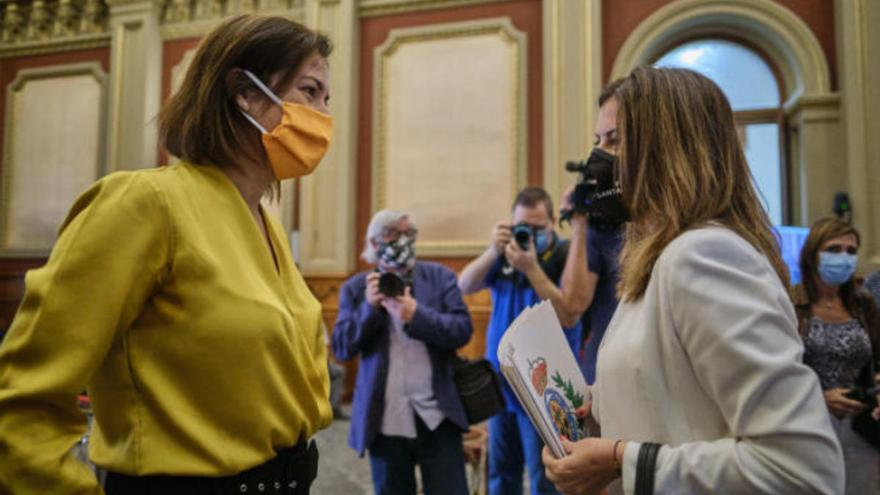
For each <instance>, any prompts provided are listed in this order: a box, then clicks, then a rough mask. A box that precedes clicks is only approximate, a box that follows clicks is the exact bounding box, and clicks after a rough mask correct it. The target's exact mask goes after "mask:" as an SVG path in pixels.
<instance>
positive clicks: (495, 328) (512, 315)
mask: <svg viewBox="0 0 880 495" xmlns="http://www.w3.org/2000/svg"><path fill="white" fill-rule="evenodd" d="M567 254H568V242H567V241H560V242H558V243H557V244H556V246H555V247H554V248H553V253H552V254H551V255H550V256H549V259H548V260H547V261H546V262H544V263H542V268H544V273H546V274H547V276H548V277H549V278H550V280H552V281H553V283H555V284H557V285H559V279H560V277H561V276H562V270H563V268H564V267H565V257H566V255H567ZM503 266H504V258H499V259H498V261H496V262H495V264H494V265H493V266H492V269H491V270H489V273H488V274H487V275H486V286H487V287H489V289H490V290H491V291H492V316H491V317H490V319H489V329H488V331H487V335H486V359H488V360H489V362H491V363H492V366H494V367H495V370H496V371H499V370H498V344H499V343H500V342H501V337H502V336H503V335H504V332H506V331H507V327H508V326H510V324H511V323H513V320H515V319H516V317H517V316H519V314H520V313H521V312H522V310H524V309H526V308H527V307H529V306H532V305H534V304H537V303H539V302H541V299H540V298H539V297H538V294H537V293H536V292H535V289H533V288H532V286H531V284H529V281H528V279H527V278H526V276H525V275H523V274H522V273H520V272H517V271H514V272H513V273H512V274H510V275H505V274H504V273H503V270H502V268H503ZM565 338H566V340H568V345H569V346H570V347H571V350H572V353H574V355H575V356H577V354H578V352H577V351H578V348H579V347H580V341H581V325H580V323H578V324H577V325H575V326H574V327H571V328H566V329H565ZM499 376H500V377H501V390H502V392H503V393H504V400H505V402H506V403H507V410H508V411H515V412H520V413H523V414H525V411H524V410H523V408H522V406H521V405H520V404H519V401H518V400H517V399H516V395H515V394H514V393H513V390H512V389H511V388H510V385H509V384H508V383H507V380H505V379H504V376H503V375H500V372H499Z"/></svg>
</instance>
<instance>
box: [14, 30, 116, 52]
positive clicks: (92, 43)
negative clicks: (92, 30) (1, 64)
mask: <svg viewBox="0 0 880 495" xmlns="http://www.w3.org/2000/svg"><path fill="white" fill-rule="evenodd" d="M108 47H110V32H109V31H108V32H105V33H100V34H89V35H82V36H71V37H67V38H53V39H50V40H41V41H26V42H21V43H15V44H10V45H5V46H0V59H2V58H10V57H22V56H29V55H43V54H46V53H59V52H70V51H75V50H87V49H92V48H108Z"/></svg>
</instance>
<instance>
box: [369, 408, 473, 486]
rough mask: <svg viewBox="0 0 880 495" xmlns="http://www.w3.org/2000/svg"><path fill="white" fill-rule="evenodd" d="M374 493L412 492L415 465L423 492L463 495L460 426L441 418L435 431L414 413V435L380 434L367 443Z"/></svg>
mask: <svg viewBox="0 0 880 495" xmlns="http://www.w3.org/2000/svg"><path fill="white" fill-rule="evenodd" d="M369 451H370V470H371V472H372V474H373V488H374V490H375V493H376V495H415V493H416V476H415V467H416V464H418V465H419V468H420V469H421V471H422V484H423V486H424V489H425V495H445V494H449V495H466V494H467V492H468V489H467V478H466V477H465V473H464V450H463V448H462V443H461V429H459V427H458V426H455V425H454V424H452V423H451V422H450V421H448V420H444V421H443V422H442V423H440V425H439V426H438V427H437V429H435V430H434V431H431V430H429V429H428V427H427V426H425V423H424V422H422V420H421V418H419V417H418V415H417V416H416V438H414V439H411V438H404V437H387V436H385V435H382V434H380V435H379V436H377V437H376V439H375V440H374V441H373V444H372V445H371V446H370V449H369Z"/></svg>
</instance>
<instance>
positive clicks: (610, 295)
mask: <svg viewBox="0 0 880 495" xmlns="http://www.w3.org/2000/svg"><path fill="white" fill-rule="evenodd" d="M622 244H623V229H622V228H620V229H616V230H610V231H604V230H598V229H594V228H592V227H590V231H589V235H588V236H587V265H588V268H589V270H590V271H591V272H593V273H595V274H596V275H597V276H598V277H599V280H598V281H597V282H596V292H595V293H594V294H593V303H592V304H591V305H590V308H589V310H587V313H586V314H585V315H584V317H585V318H586V319H587V321H589V336H588V337H587V342H586V343H585V344H584V353H583V356H582V357H581V363H580V364H581V371H583V373H584V378H586V379H587V383H589V384H590V385H592V384H593V382H595V381H596V355H597V354H598V353H599V344H601V343H602V337H603V336H604V335H605V329H607V328H608V323H610V322H611V317H612V316H614V311H615V310H616V309H617V279H618V266H617V257H618V255H619V254H620V247H621V245H622Z"/></svg>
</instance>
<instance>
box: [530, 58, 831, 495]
mask: <svg viewBox="0 0 880 495" xmlns="http://www.w3.org/2000/svg"><path fill="white" fill-rule="evenodd" d="M615 98H616V99H617V104H618V108H619V109H618V134H619V136H620V143H621V144H620V152H619V156H618V162H619V163H618V168H619V177H620V186H621V192H622V198H621V201H622V203H623V204H624V205H626V207H627V208H628V210H629V214H630V218H631V222H630V223H629V225H628V227H627V232H626V239H625V243H624V247H623V251H622V253H621V274H620V284H619V286H618V292H619V295H620V296H621V303H620V306H618V309H617V312H616V313H615V315H614V318H613V320H612V322H611V324H610V326H609V328H608V330H607V332H606V334H605V337H604V339H603V342H602V345H601V347H600V349H599V357H598V365H597V378H596V383H595V386H594V387H593V389H592V394H593V401H592V416H593V418H594V419H595V420H596V421H597V422H598V423H599V425H600V427H601V437H600V438H588V439H586V440H581V441H580V442H577V443H568V442H565V447H566V449H567V451H568V453H569V454H568V456H566V457H565V458H563V459H555V458H553V457H552V455H551V454H550V453H549V451H547V450H546V449H545V452H544V462H545V466H546V469H547V475H548V477H549V478H550V479H551V481H553V482H554V483H555V484H556V487H557V488H558V489H559V490H560V491H562V492H563V493H565V494H590V493H598V492H599V491H601V490H602V489H603V488H605V487H606V486H607V487H608V491H609V493H611V494H616V493H626V494H636V495H642V494H653V493H664V494H665V493H674V494H678V493H683V494H684V493H688V494H744V493H748V494H757V493H762V494H774V495H776V494H798V495H801V494H803V495H806V494H828V495H831V494H838V493H841V492H842V491H843V485H844V474H843V472H844V471H843V461H842V456H841V450H840V445H839V444H838V441H837V438H836V436H835V434H834V432H833V431H832V429H831V425H830V423H829V420H828V414H827V413H826V411H825V404H824V402H823V399H822V392H821V389H820V387H819V382H818V380H817V379H816V376H815V374H814V373H813V372H812V370H810V369H809V368H808V367H806V366H805V365H803V364H802V363H801V355H802V354H803V347H802V344H801V341H800V338H799V336H798V331H797V321H796V318H795V313H794V310H793V308H792V304H791V302H790V300H789V298H788V293H787V286H788V284H787V277H788V274H787V270H786V268H785V265H784V264H783V262H782V259H781V257H780V255H779V252H778V247H777V243H776V239H775V238H774V236H773V234H772V231H771V229H770V223H769V220H768V218H767V215H766V213H765V212H764V210H763V209H762V207H761V204H760V202H759V200H758V196H757V194H756V192H755V190H754V187H753V184H752V177H751V174H750V173H749V168H748V164H747V163H746V159H745V156H744V154H743V150H742V146H741V144H740V141H739V138H738V137H737V133H736V127H735V125H734V121H733V113H732V111H731V109H730V104H729V103H728V101H727V99H726V98H725V96H724V94H723V93H722V92H721V90H720V89H719V88H718V87H717V86H716V85H715V84H714V83H712V82H711V81H710V80H709V79H707V78H706V77H704V76H701V75H699V74H697V73H696V72H693V71H688V70H683V69H655V68H646V67H645V68H637V69H635V70H634V71H633V72H632V73H631V74H630V76H629V77H628V78H627V80H626V82H624V83H623V84H622V85H621V86H620V87H619V88H618V90H617V91H616V92H615Z"/></svg>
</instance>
